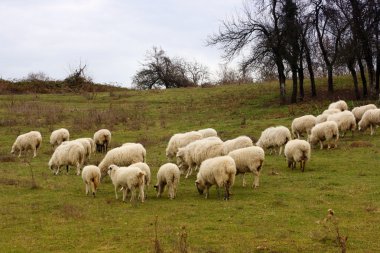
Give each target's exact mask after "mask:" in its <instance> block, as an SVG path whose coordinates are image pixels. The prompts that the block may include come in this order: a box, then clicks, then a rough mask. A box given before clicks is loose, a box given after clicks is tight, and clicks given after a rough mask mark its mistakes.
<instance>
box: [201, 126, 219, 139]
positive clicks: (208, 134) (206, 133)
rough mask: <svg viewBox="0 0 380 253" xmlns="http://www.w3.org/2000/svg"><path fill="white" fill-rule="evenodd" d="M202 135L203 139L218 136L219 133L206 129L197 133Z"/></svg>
mask: <svg viewBox="0 0 380 253" xmlns="http://www.w3.org/2000/svg"><path fill="white" fill-rule="evenodd" d="M197 132H198V133H200V134H201V135H202V138H207V137H213V136H218V133H217V132H216V130H215V129H213V128H205V129H201V130H198V131H197Z"/></svg>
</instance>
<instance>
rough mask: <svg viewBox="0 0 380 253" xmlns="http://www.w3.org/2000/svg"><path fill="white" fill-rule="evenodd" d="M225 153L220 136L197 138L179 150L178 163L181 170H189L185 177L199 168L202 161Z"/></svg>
mask: <svg viewBox="0 0 380 253" xmlns="http://www.w3.org/2000/svg"><path fill="white" fill-rule="evenodd" d="M222 154H223V141H222V140H221V139H219V138H218V137H208V138H205V139H201V140H197V141H194V142H192V143H190V144H189V145H187V146H186V147H184V148H180V149H179V150H178V152H177V164H178V166H179V168H180V169H181V171H187V173H186V176H185V178H188V176H190V175H191V173H192V171H193V169H195V170H197V169H198V168H199V166H200V165H201V163H202V162H203V161H204V160H206V159H208V158H212V157H216V156H221V155H222Z"/></svg>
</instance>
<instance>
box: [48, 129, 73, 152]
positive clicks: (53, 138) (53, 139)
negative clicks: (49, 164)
mask: <svg viewBox="0 0 380 253" xmlns="http://www.w3.org/2000/svg"><path fill="white" fill-rule="evenodd" d="M68 140H70V133H69V130H67V129H66V128H60V129H57V130H55V131H53V132H52V133H51V135H50V144H51V146H52V147H53V149H55V148H56V147H57V146H59V145H61V143H62V142H64V141H68Z"/></svg>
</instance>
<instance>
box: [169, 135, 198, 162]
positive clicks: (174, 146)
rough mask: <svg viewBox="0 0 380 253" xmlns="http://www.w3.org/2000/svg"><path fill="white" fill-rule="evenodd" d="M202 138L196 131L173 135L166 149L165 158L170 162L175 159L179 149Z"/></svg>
mask: <svg viewBox="0 0 380 253" xmlns="http://www.w3.org/2000/svg"><path fill="white" fill-rule="evenodd" d="M202 138H203V135H202V134H201V133H199V132H196V131H192V132H187V133H179V134H175V135H173V136H172V137H171V138H170V140H169V143H168V146H167V148H166V157H167V158H168V159H169V160H172V159H173V158H174V157H176V155H177V152H178V149H179V148H182V147H185V146H186V145H187V144H189V143H191V142H193V141H196V140H200V139H202Z"/></svg>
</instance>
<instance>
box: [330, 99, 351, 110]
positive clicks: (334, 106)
mask: <svg viewBox="0 0 380 253" xmlns="http://www.w3.org/2000/svg"><path fill="white" fill-rule="evenodd" d="M329 109H338V110H341V111H345V110H348V106H347V103H346V102H345V101H344V100H339V101H337V102H334V103H331V104H330V105H329Z"/></svg>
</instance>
